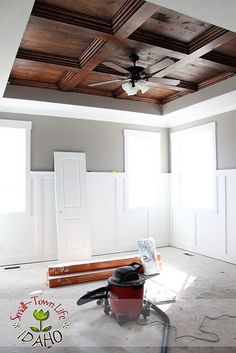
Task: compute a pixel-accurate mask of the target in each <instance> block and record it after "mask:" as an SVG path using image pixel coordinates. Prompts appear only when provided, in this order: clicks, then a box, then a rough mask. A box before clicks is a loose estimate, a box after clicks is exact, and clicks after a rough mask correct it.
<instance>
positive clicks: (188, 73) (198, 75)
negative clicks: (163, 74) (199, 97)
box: [170, 60, 221, 83]
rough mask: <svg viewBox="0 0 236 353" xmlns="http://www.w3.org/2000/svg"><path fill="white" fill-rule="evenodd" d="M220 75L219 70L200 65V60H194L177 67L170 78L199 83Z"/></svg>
mask: <svg viewBox="0 0 236 353" xmlns="http://www.w3.org/2000/svg"><path fill="white" fill-rule="evenodd" d="M220 73H221V72H220V71H219V70H216V69H214V68H209V67H206V66H205V65H201V60H195V61H194V62H192V63H188V64H186V65H184V66H182V67H179V68H178V69H176V70H175V72H172V73H171V75H170V76H171V78H176V79H179V80H184V81H190V82H194V83H200V82H202V81H205V80H207V79H208V78H210V77H213V76H217V75H219V74H220Z"/></svg>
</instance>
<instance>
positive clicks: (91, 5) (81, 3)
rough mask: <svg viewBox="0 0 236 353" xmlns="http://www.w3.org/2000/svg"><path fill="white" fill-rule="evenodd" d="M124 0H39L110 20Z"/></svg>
mask: <svg viewBox="0 0 236 353" xmlns="http://www.w3.org/2000/svg"><path fill="white" fill-rule="evenodd" d="M125 1H126V0H99V1H98V0H65V1H62V0H41V2H44V3H47V4H52V5H55V6H58V7H62V8H64V9H68V10H71V11H75V12H79V13H82V14H85V15H89V16H93V17H100V18H103V19H107V20H111V19H112V17H113V16H114V15H115V14H116V13H117V11H118V10H119V9H120V8H121V7H122V5H123V4H124V3H125Z"/></svg>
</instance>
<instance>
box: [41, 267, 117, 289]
mask: <svg viewBox="0 0 236 353" xmlns="http://www.w3.org/2000/svg"><path fill="white" fill-rule="evenodd" d="M114 270H115V269H113V270H109V271H95V272H90V273H86V274H84V273H82V274H73V275H67V276H66V275H63V276H49V277H48V284H49V287H50V288H54V287H61V286H69V285H71V284H78V283H85V282H93V281H101V280H104V279H107V278H109V277H110V276H112V273H113V272H114Z"/></svg>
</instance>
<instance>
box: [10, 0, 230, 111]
mask: <svg viewBox="0 0 236 353" xmlns="http://www.w3.org/2000/svg"><path fill="white" fill-rule="evenodd" d="M235 48H236V34H235V33H233V32H230V31H228V30H225V29H222V28H219V27H216V26H213V25H210V24H208V23H204V22H202V21H199V20H196V19H193V18H190V17H187V16H185V15H182V14H180V13H177V12H174V11H171V10H169V9H166V8H162V7H159V6H157V5H154V4H151V3H148V2H145V1H143V0H127V1H125V0H99V1H98V0H90V1H87V0H67V1H64V2H63V1H61V0H36V2H35V5H34V8H33V10H32V14H31V17H30V20H29V22H28V25H27V28H26V30H25V33H24V36H23V38H22V41H21V45H20V48H19V50H18V53H17V56H16V59H15V62H14V65H13V68H12V71H11V74H10V78H9V82H10V84H17V85H22V86H32V87H41V88H51V89H55V90H62V91H73V92H80V93H87V94H93V95H99V96H108V97H113V98H115V99H129V100H138V101H144V102H151V103H153V102H154V103H159V104H165V103H167V102H169V101H171V100H174V99H177V98H178V97H180V96H183V95H187V94H190V93H193V92H196V91H198V90H199V89H202V88H205V87H207V86H209V85H213V84H215V83H217V82H219V81H222V80H225V79H227V78H229V77H231V76H233V75H235V73H236V50H235ZM132 53H136V54H138V55H139V57H140V60H139V62H138V65H140V66H143V67H144V68H148V67H149V66H151V65H153V64H155V63H156V62H159V61H161V60H163V59H165V58H170V59H172V60H174V63H173V64H172V65H170V66H168V67H166V68H164V69H163V70H161V71H160V72H158V73H157V77H164V78H173V79H179V80H180V83H179V84H178V85H177V86H175V87H173V86H168V85H162V84H158V87H152V86H151V87H150V89H149V90H148V91H147V92H146V93H145V94H141V93H138V94H137V95H134V96H128V95H127V93H126V92H124V91H123V89H122V88H121V83H120V82H113V83H110V84H107V85H101V86H95V87H91V86H89V85H90V84H91V83H99V82H103V81H109V80H116V79H119V78H120V77H121V73H120V72H118V71H116V70H114V69H112V68H109V67H107V66H105V65H104V64H103V62H107V61H109V62H113V63H115V64H117V65H119V66H121V67H123V68H128V67H129V66H132V63H131V62H130V60H129V56H130V54H132Z"/></svg>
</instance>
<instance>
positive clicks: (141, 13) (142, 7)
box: [58, 0, 157, 91]
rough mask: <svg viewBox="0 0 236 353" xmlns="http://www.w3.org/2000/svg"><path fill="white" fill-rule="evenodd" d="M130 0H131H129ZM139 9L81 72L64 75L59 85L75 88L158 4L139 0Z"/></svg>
mask: <svg viewBox="0 0 236 353" xmlns="http://www.w3.org/2000/svg"><path fill="white" fill-rule="evenodd" d="M127 1H128V2H130V0H127ZM137 4H138V5H139V7H138V9H137V8H135V11H134V9H133V12H131V13H129V14H128V15H127V16H126V22H125V23H124V24H123V25H122V27H121V28H119V29H118V30H117V31H116V32H115V33H114V36H113V38H111V39H109V40H108V41H107V42H106V43H105V44H104V45H103V46H102V47H101V48H100V49H99V50H98V51H97V52H96V54H94V55H93V56H92V57H91V58H90V59H89V60H88V61H87V62H86V64H85V65H84V66H83V68H82V70H81V71H80V73H79V74H76V73H75V74H74V75H72V74H70V75H71V79H69V78H68V75H67V74H66V77H64V76H63V77H62V79H61V80H60V81H59V83H58V87H59V88H60V89H63V90H65V91H70V90H73V88H74V87H76V86H77V85H78V84H79V83H80V82H81V81H82V80H84V78H85V77H86V76H87V75H88V74H89V73H90V72H91V71H93V70H94V69H95V67H96V66H97V65H99V64H100V63H101V62H102V61H103V60H104V59H105V58H106V57H107V56H109V55H110V54H111V53H112V52H113V51H114V50H115V49H116V48H118V47H120V46H121V45H123V44H122V43H121V41H123V40H125V39H126V38H128V37H129V35H130V34H131V33H133V32H134V31H135V30H136V29H137V28H138V27H139V26H141V25H142V24H143V23H144V22H146V20H147V19H148V18H150V17H151V16H152V15H153V14H154V13H155V12H156V10H157V6H156V5H154V4H151V3H146V2H145V3H143V1H142V0H137Z"/></svg>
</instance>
